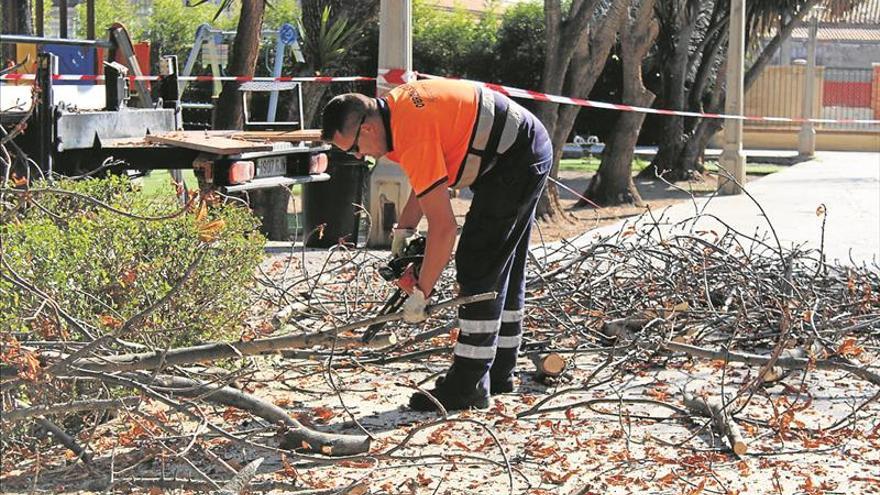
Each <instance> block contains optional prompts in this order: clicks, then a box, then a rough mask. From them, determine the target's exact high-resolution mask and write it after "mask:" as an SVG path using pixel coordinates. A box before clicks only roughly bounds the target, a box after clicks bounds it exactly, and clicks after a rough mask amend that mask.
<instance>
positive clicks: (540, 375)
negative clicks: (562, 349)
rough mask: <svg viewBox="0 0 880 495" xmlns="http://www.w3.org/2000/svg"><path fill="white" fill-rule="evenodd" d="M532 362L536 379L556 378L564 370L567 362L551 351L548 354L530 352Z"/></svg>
mask: <svg viewBox="0 0 880 495" xmlns="http://www.w3.org/2000/svg"><path fill="white" fill-rule="evenodd" d="M530 357H531V360H532V363H534V365H535V371H536V373H537V377H536V378H537V379H538V380H541V381H543V380H546V379H547V378H558V377H559V376H560V375H562V373H563V372H564V371H565V367H566V365H567V364H568V363H567V362H566V360H565V358H564V357H562V356H561V355H559V354H557V353H555V352H551V353H549V354H532V355H531V356H530Z"/></svg>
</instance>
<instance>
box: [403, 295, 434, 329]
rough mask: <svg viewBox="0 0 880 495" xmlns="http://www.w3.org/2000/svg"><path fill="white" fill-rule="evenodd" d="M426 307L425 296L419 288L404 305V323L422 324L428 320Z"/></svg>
mask: <svg viewBox="0 0 880 495" xmlns="http://www.w3.org/2000/svg"><path fill="white" fill-rule="evenodd" d="M426 305H427V301H426V300H425V294H424V293H423V292H422V291H421V289H419V288H418V287H416V288H414V289H413V291H412V294H410V295H409V297H407V298H406V301H404V303H403V321H405V322H407V323H421V322H423V321H425V320H427V319H428V314H427V313H426V312H425V306H426Z"/></svg>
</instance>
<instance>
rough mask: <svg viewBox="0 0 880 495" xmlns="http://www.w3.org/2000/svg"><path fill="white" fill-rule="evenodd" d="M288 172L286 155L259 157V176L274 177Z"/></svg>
mask: <svg viewBox="0 0 880 495" xmlns="http://www.w3.org/2000/svg"><path fill="white" fill-rule="evenodd" d="M286 173H287V157H286V156H270V157H266V158H257V177H274V176H276V175H284V174H286Z"/></svg>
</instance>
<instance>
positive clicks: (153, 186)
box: [141, 170, 302, 196]
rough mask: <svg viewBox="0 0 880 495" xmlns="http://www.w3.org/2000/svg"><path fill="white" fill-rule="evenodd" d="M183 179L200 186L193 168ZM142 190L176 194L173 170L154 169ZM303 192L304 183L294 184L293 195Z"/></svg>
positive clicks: (153, 193) (145, 178)
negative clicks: (172, 176)
mask: <svg viewBox="0 0 880 495" xmlns="http://www.w3.org/2000/svg"><path fill="white" fill-rule="evenodd" d="M183 180H184V181H185V182H186V186H187V187H188V188H189V189H190V190H192V189H195V188H197V187H198V182H197V181H196V176H195V174H193V171H192V170H184V171H183ZM141 190H142V191H143V193H144V194H147V195H150V196H156V195H159V194H174V192H175V191H174V188H173V187H172V186H171V172H169V171H167V170H154V171H152V172H150V175H147V176H145V177H143V178H142V179H141ZM300 194H302V185H301V184H297V185H295V186H293V195H294V196H299V195H300Z"/></svg>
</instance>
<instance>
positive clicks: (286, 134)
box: [231, 129, 321, 143]
mask: <svg viewBox="0 0 880 495" xmlns="http://www.w3.org/2000/svg"><path fill="white" fill-rule="evenodd" d="M231 137H233V138H236V139H246V140H249V141H269V142H278V141H285V142H290V143H294V142H300V141H320V140H321V129H303V130H298V131H240V132H236V133H234V134H232V135H231Z"/></svg>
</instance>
